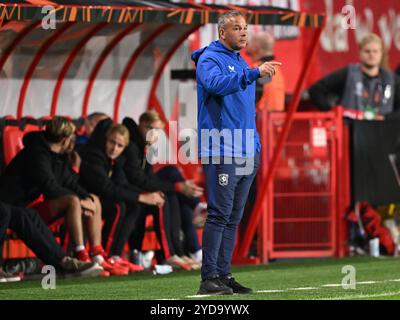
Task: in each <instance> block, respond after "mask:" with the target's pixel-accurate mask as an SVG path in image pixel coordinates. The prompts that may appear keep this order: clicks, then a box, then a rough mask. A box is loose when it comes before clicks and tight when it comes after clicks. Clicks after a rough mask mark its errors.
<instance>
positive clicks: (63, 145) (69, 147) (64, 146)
mask: <svg viewBox="0 0 400 320" xmlns="http://www.w3.org/2000/svg"><path fill="white" fill-rule="evenodd" d="M74 137H75V135H72V136H70V137H66V138H63V139H62V140H61V141H60V142H59V143H58V144H59V146H60V149H59V151H58V152H57V153H61V154H64V153H70V152H72V151H73V150H74V148H75V141H74Z"/></svg>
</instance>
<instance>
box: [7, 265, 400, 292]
mask: <svg viewBox="0 0 400 320" xmlns="http://www.w3.org/2000/svg"><path fill="white" fill-rule="evenodd" d="M346 265H351V266H353V267H354V268H355V271H356V274H355V279H356V288H355V289H344V288H343V287H342V285H341V283H342V279H343V277H345V276H346V274H343V273H342V268H343V267H344V266H346ZM233 273H234V276H235V277H236V279H237V280H238V281H239V282H241V283H243V284H244V285H246V286H249V287H251V288H253V289H254V291H255V293H254V294H251V295H246V296H242V295H241V296H238V295H233V296H223V297H198V296H195V295H196V292H197V290H198V287H199V280H200V273H199V271H189V272H188V271H176V272H174V273H172V274H169V275H153V274H152V273H150V272H148V273H147V272H145V273H141V274H134V275H130V276H124V277H117V276H114V277H110V278H87V279H58V280H57V282H56V289H54V290H50V289H48V290H44V289H42V287H41V281H40V280H31V281H22V282H19V283H6V284H2V283H0V300H6V299H44V300H52V299H62V300H68V299H79V300H80V299H197V300H208V299H224V300H236V299H241V300H243V299H251V300H259V299H261V300H281V299H400V259H399V258H391V257H390V258H388V257H382V258H369V257H362V258H361V257H358V258H345V259H312V260H302V261H299V260H293V261H285V262H277V263H271V264H269V265H263V266H235V267H234V268H233Z"/></svg>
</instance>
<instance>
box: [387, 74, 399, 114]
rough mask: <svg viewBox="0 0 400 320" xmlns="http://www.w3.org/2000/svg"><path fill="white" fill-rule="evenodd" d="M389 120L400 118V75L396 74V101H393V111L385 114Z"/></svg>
mask: <svg viewBox="0 0 400 320" xmlns="http://www.w3.org/2000/svg"><path fill="white" fill-rule="evenodd" d="M385 119H388V120H392V119H394V120H398V119H400V77H399V76H398V75H396V74H395V75H394V101H393V112H392V113H391V114H388V115H386V116H385Z"/></svg>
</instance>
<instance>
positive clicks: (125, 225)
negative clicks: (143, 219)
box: [101, 200, 141, 256]
mask: <svg viewBox="0 0 400 320" xmlns="http://www.w3.org/2000/svg"><path fill="white" fill-rule="evenodd" d="M101 205H102V215H103V219H104V220H105V223H104V226H103V229H102V245H103V248H104V249H105V250H106V251H107V250H108V249H109V256H120V255H121V254H122V252H123V250H124V246H125V243H126V242H127V241H128V239H129V237H130V235H131V233H132V231H133V230H134V229H135V224H136V220H137V218H138V216H139V211H140V209H141V208H140V205H139V204H126V203H124V202H119V203H115V202H111V201H103V200H101Z"/></svg>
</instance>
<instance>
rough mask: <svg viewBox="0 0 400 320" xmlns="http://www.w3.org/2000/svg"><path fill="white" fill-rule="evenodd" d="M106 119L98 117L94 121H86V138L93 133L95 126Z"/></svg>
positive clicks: (103, 116)
mask: <svg viewBox="0 0 400 320" xmlns="http://www.w3.org/2000/svg"><path fill="white" fill-rule="evenodd" d="M107 118H108V117H107V116H106V115H99V116H97V117H95V118H94V119H92V121H87V122H86V123H85V127H86V128H85V132H86V136H87V137H90V136H91V135H92V133H93V131H94V129H95V128H96V126H97V124H98V123H99V122H100V121H101V120H104V119H107Z"/></svg>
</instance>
